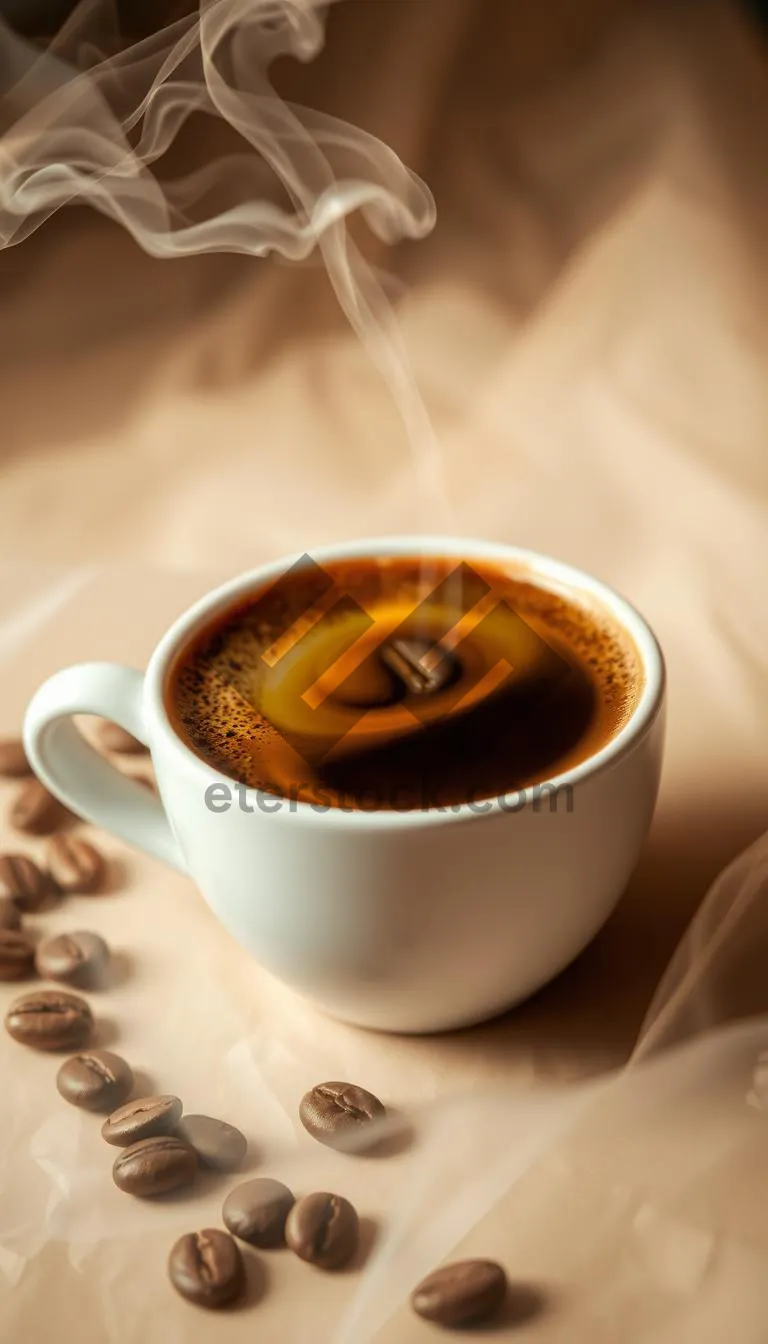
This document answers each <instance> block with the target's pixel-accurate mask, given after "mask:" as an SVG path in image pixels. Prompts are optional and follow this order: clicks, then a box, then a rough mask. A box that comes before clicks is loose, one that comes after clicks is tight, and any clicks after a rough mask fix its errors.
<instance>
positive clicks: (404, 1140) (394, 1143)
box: [349, 1106, 416, 1160]
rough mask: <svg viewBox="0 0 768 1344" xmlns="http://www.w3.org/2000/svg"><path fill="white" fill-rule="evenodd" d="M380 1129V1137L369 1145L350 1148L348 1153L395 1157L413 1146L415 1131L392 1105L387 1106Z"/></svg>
mask: <svg viewBox="0 0 768 1344" xmlns="http://www.w3.org/2000/svg"><path fill="white" fill-rule="evenodd" d="M379 1128H380V1129H381V1131H382V1133H381V1138H380V1139H378V1140H377V1141H376V1143H374V1144H373V1145H372V1146H371V1147H365V1148H360V1149H357V1148H350V1149H349V1151H350V1153H354V1155H355V1156H356V1157H364V1158H372V1159H374V1160H376V1159H380V1158H388V1157H397V1156H399V1154H400V1153H407V1152H408V1151H409V1149H410V1148H411V1147H412V1146H413V1144H414V1142H415V1139H416V1131H415V1129H414V1127H413V1125H412V1124H411V1122H410V1120H408V1119H407V1117H406V1116H405V1115H404V1114H403V1112H402V1111H399V1110H396V1109H395V1108H394V1107H391V1106H388V1107H387V1115H386V1119H385V1120H384V1121H383V1122H382V1123H381V1125H380V1126H379Z"/></svg>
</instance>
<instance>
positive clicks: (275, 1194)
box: [221, 1176, 296, 1249]
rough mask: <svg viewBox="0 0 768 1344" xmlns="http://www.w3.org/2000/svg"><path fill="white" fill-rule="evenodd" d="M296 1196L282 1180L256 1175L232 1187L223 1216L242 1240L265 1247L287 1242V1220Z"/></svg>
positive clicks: (223, 1219) (233, 1233) (226, 1224)
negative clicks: (250, 1179)
mask: <svg viewBox="0 0 768 1344" xmlns="http://www.w3.org/2000/svg"><path fill="white" fill-rule="evenodd" d="M295 1203H296V1200H295V1198H294V1196H293V1194H292V1193H291V1191H290V1190H289V1189H288V1186H287V1185H283V1183H282V1181H273V1180H271V1179H270V1177H269V1176H257V1177H256V1178H255V1179H254V1180H252V1181H243V1184H242V1185H237V1186H235V1188H234V1190H230V1192H229V1194H228V1195H227V1198H226V1199H225V1200H224V1207H223V1209H222V1210H221V1217H222V1221H223V1223H224V1226H225V1227H226V1228H228V1229H229V1231H230V1232H231V1233H232V1235H233V1236H235V1237H239V1238H240V1240H241V1241H247V1242H250V1244H251V1246H260V1247H262V1248H264V1249H266V1248H268V1247H271V1246H284V1245H285V1220H286V1218H287V1217H288V1214H289V1213H290V1212H291V1209H292V1208H293V1206H294V1204H295Z"/></svg>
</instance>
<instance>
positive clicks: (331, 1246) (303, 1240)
mask: <svg viewBox="0 0 768 1344" xmlns="http://www.w3.org/2000/svg"><path fill="white" fill-rule="evenodd" d="M359 1237H360V1226H359V1221H358V1217H357V1212H356V1210H355V1209H354V1208H353V1207H352V1205H351V1204H350V1203H349V1200H347V1199H344V1198H343V1196H342V1195H330V1194H327V1193H326V1192H325V1191H321V1192H318V1193H317V1194H314V1195H305V1196H304V1198H303V1199H300V1200H299V1201H298V1202H297V1203H296V1204H294V1206H293V1208H292V1209H291V1211H290V1213H289V1214H288V1218H287V1219H286V1224H285V1240H286V1242H287V1244H288V1245H289V1246H290V1248H291V1250H292V1251H293V1252H294V1253H295V1254H296V1255H298V1257H299V1259H300V1260H306V1262H307V1264H309V1265H316V1266H317V1267H318V1268H319V1269H341V1268H342V1267H343V1266H344V1265H346V1264H348V1263H349V1261H350V1260H351V1259H352V1256H353V1255H354V1254H355V1251H356V1250H357V1246H358V1241H359Z"/></svg>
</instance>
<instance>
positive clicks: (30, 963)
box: [0, 929, 35, 980]
mask: <svg viewBox="0 0 768 1344" xmlns="http://www.w3.org/2000/svg"><path fill="white" fill-rule="evenodd" d="M34 969H35V944H34V943H33V942H32V939H31V938H30V937H29V936H28V934H26V933H22V931H21V929H0V980H25V979H26V977H27V976H29V975H32V974H33V973H34Z"/></svg>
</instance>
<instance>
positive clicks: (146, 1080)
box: [131, 1069, 157, 1098]
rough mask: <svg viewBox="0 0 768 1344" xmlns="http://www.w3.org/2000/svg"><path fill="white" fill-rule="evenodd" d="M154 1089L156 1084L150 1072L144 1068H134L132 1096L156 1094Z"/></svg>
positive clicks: (151, 1095) (152, 1095)
mask: <svg viewBox="0 0 768 1344" xmlns="http://www.w3.org/2000/svg"><path fill="white" fill-rule="evenodd" d="M156 1089H157V1084H156V1081H155V1079H154V1077H153V1076H152V1074H151V1073H146V1072H145V1070H144V1069H134V1071H133V1087H132V1089H131V1097H132V1098H136V1097H154V1096H157V1090H156Z"/></svg>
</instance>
